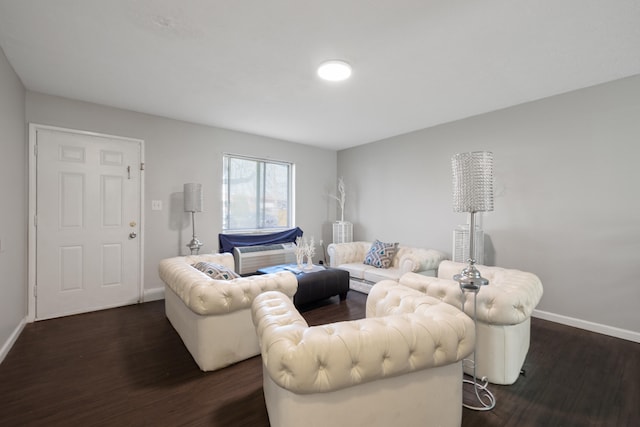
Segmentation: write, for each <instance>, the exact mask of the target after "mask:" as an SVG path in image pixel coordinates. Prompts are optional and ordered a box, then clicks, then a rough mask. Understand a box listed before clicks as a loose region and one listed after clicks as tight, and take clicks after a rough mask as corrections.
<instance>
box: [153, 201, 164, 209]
mask: <svg viewBox="0 0 640 427" xmlns="http://www.w3.org/2000/svg"><path fill="white" fill-rule="evenodd" d="M151 210H152V211H161V210H162V200H152V201H151Z"/></svg>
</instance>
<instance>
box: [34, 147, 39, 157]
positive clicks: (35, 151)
mask: <svg viewBox="0 0 640 427" xmlns="http://www.w3.org/2000/svg"><path fill="white" fill-rule="evenodd" d="M33 155H34V156H36V157H38V146H37V145H34V146H33Z"/></svg>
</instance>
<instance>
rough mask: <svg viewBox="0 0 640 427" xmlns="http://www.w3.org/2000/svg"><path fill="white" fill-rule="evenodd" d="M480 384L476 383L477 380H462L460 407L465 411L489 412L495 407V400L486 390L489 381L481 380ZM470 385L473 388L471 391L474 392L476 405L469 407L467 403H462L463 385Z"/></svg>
mask: <svg viewBox="0 0 640 427" xmlns="http://www.w3.org/2000/svg"><path fill="white" fill-rule="evenodd" d="M480 381H481V382H478V379H477V378H475V377H473V379H463V380H462V384H463V387H462V392H463V396H462V406H464V407H465V408H467V409H472V410H474V411H490V410H492V409H493V408H494V407H495V406H496V398H495V396H494V395H493V393H491V391H489V389H488V388H487V384H489V381H488V380H487V379H486V378H481V379H480ZM465 384H470V385H471V386H472V387H473V391H474V392H475V400H476V402H477V404H476V405H471V404H469V403H465V402H464V385H465Z"/></svg>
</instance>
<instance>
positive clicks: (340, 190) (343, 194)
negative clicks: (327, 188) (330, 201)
mask: <svg viewBox="0 0 640 427" xmlns="http://www.w3.org/2000/svg"><path fill="white" fill-rule="evenodd" d="M338 193H340V197H338V196H336V195H334V194H329V197H331V198H334V199H336V200H337V201H338V203H340V222H344V202H345V200H346V199H347V192H346V191H345V188H344V179H343V178H342V177H340V179H338Z"/></svg>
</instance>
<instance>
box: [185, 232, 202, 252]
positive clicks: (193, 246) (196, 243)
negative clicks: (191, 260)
mask: <svg viewBox="0 0 640 427" xmlns="http://www.w3.org/2000/svg"><path fill="white" fill-rule="evenodd" d="M187 247H188V248H189V250H191V255H197V254H198V252H200V248H201V247H202V242H200V240H198V238H197V237H196V236H193V239H191V241H190V242H189V244H187Z"/></svg>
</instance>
